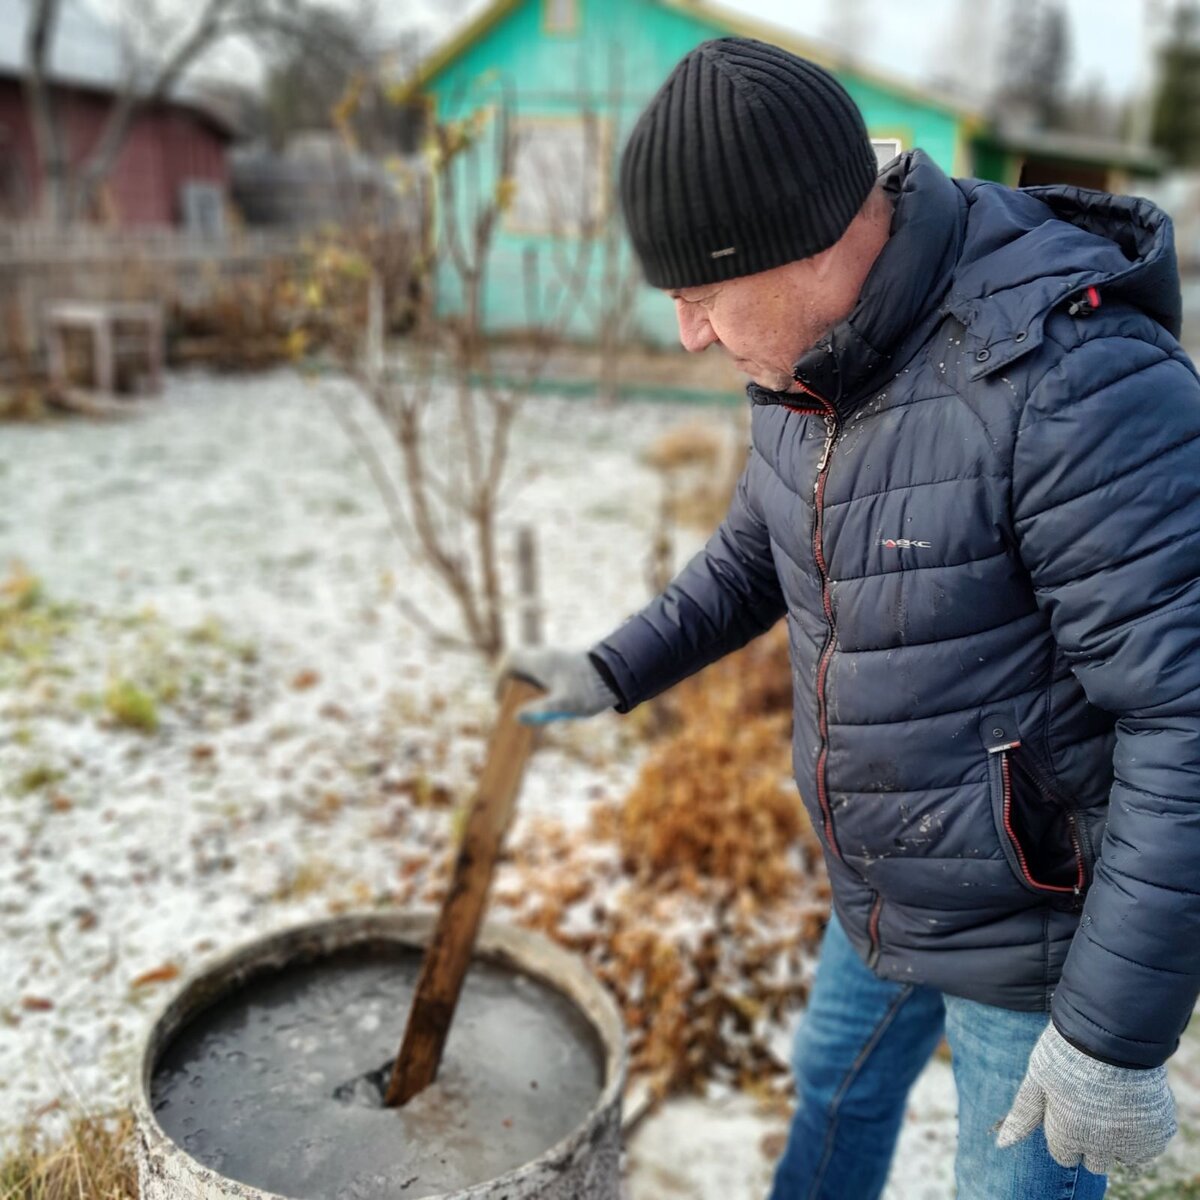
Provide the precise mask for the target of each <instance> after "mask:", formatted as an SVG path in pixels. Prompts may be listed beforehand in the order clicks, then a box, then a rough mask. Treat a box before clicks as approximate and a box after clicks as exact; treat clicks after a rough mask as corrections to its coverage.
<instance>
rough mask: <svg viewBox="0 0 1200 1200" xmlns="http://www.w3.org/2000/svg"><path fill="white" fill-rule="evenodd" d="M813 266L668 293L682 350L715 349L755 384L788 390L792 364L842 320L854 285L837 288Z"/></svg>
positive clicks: (796, 265) (833, 278)
mask: <svg viewBox="0 0 1200 1200" xmlns="http://www.w3.org/2000/svg"><path fill="white" fill-rule="evenodd" d="M817 257H820V256H817ZM819 265H823V264H817V263H815V261H814V259H802V260H799V261H797V262H792V263H787V264H786V265H785V266H782V267H775V268H773V269H771V270H770V271H760V272H759V273H757V274H755V275H742V276H740V277H738V278H737V279H728V280H725V281H724V282H723V283H713V284H706V285H704V286H702V287H694V288H678V289H675V290H673V291H670V292H668V293H667V294H668V295H669V296H670V297H671V299H672V300H674V302H675V318H676V320H677V321H678V322H679V340H680V342H682V343H683V347H684V349H685V350H689V351H692V352H699V351H701V350H706V349H707V348H708V347H709V346H712V345H718V346H720V347H721V349H722V350H724V351H725V353H726V354H728V355H729V357H730V358H731V359H733V362H734V366H736V367H737V369H738V370H739V371H742V372H744V373H745V374H746V375H749V376H750V378H751V379H753V380H754V382H755V383H757V384H759V385H761V386H762V387H765V388H770V389H771V390H772V391H776V392H785V391H787V390H789V389H790V388H793V387H794V386H795V381H794V380H793V378H792V368H793V367H794V366H795V364H796V362H797V361H798V360H799V359H800V358H801V357H802V356H803V355H804V353H805V352H806V351H807V350H809V349H810V348H811V347H812V346H814V345H815V344H816V342H817V341H818V340H819V339H820V337H821V336H822V334H824V333H826V332H828V331H829V330H830V329H832V328H833V326H834V325H836V324H837V323H838V322H839V321H841V320H843V319H844V318H845V317H847V316H848V315H849V314H850V311H851V309H852V308H853V307H854V301H855V299H856V298H857V294H858V287H857V282H858V281H851V280H848V279H845V278H843V279H841V280H840V281H839V279H838V277H837V275H836V273H833V274H831V273H830V272H828V271H825V270H818V269H816V268H817V267H818V266H819ZM839 283H840V286H839ZM846 284H850V287H847V286H846Z"/></svg>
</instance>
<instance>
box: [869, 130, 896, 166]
mask: <svg viewBox="0 0 1200 1200" xmlns="http://www.w3.org/2000/svg"><path fill="white" fill-rule="evenodd" d="M871 145H872V146H874V147H875V161H876V163H877V164H878V165H879V169H880V170H881V171H882V170H883V168H884V167H885V166H887V164H888V163H890V162H891V161H892V159H893V158H895V157H896V155H897V154H899V153H900V150H901V146H900V139H899V138H872V139H871Z"/></svg>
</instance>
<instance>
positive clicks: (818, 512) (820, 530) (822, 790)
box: [796, 380, 844, 861]
mask: <svg viewBox="0 0 1200 1200" xmlns="http://www.w3.org/2000/svg"><path fill="white" fill-rule="evenodd" d="M796 382H797V384H798V386H799V387H800V390H801V391H802V392H804V393H805V395H808V396H811V397H812V398H813V399H814V400H816V401H817V403H818V404H820V406H821V407H820V409H819V410H818V411H819V412H820V414H821V417H822V418H823V420H824V422H825V444H824V445H823V446H822V447H821V457H820V458H819V459H818V460H817V477H816V480H815V481H814V482H813V557H814V559H816V563H817V572H818V574H819V575H820V579H821V606H822V608H823V609H824V610H825V621H826V623H827V624H828V626H829V632H828V633H827V634H826V635H825V645H824V647H823V649H822V650H821V657H820V658H819V659H818V660H817V733H818V736H819V737H820V739H821V748H820V751H819V752H818V754H817V802H818V804H819V805H820V807H821V816H822V818H823V820H824V823H825V841H826V843H827V844H828V846H829V848H830V850H832V851H833V853H834V855H835V857H837V858H839V859H841V857H842V851H841V848H840V847H839V846H838V844H837V838H836V837H835V836H834V832H833V813H832V811H831V810H830V807H829V791H828V787H827V784H826V778H825V769H826V764H827V761H828V758H829V713H828V710H827V709H826V705H825V680H826V677H827V675H828V673H829V662H830V660H831V659H832V658H833V646H834V633H835V628H834V620H833V597H832V595H831V593H830V590H829V568H828V565H827V564H826V562H825V547H824V544H823V541H822V538H823V536H824V531H825V529H824V527H825V514H824V511H823V507H824V500H825V480H826V478H827V475H828V471H829V458H830V454H831V453H832V451H833V440H834V438H835V437H836V436H837V412H836V410H835V409H834V407H833V405H832V404H830V403H829V401H828V400H826V399H825V397H824V396H819V395H818V394H817V393H816V392H814V391H812V390H811V389H810V388H808V387H805V385H804V384H803V383H800V381H799V380H797V381H796ZM800 411H805V410H800ZM843 861H844V860H843Z"/></svg>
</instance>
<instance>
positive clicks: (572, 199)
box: [506, 117, 608, 235]
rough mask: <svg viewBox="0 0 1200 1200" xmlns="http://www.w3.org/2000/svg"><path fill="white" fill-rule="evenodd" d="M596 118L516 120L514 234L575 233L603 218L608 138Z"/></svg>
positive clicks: (509, 219)
mask: <svg viewBox="0 0 1200 1200" xmlns="http://www.w3.org/2000/svg"><path fill="white" fill-rule="evenodd" d="M607 132H608V130H607V126H606V124H605V123H604V122H603V121H602V120H601V119H599V118H597V117H589V118H586V119H585V118H583V117H523V118H520V119H518V121H517V124H516V130H515V134H516V153H515V155H514V170H513V175H514V182H515V184H516V191H515V194H514V196H513V201H512V204H511V206H510V207H509V209H508V212H507V214H506V226H507V228H508V229H509V230H510V231H512V232H514V233H550V234H565V235H579V234H586V233H590V232H592V231H593V230H594V229H595V227H596V225H597V223H598V222H599V221H600V220H601V219H602V218H603V216H604V205H605V191H606V189H605V172H604V163H605V156H606V153H607V145H608V137H607Z"/></svg>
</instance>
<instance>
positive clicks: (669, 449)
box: [642, 421, 725, 471]
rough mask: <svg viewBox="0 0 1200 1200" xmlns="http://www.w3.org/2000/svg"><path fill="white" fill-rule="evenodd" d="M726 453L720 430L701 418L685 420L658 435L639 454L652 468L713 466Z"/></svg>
mask: <svg viewBox="0 0 1200 1200" xmlns="http://www.w3.org/2000/svg"><path fill="white" fill-rule="evenodd" d="M724 454H725V436H724V434H723V433H722V432H721V430H720V429H717V428H715V427H714V426H713V425H711V424H709V423H705V422H701V421H688V422H687V423H686V424H683V425H676V426H675V427H674V428H673V429H668V430H667V431H666V432H665V433H663V434H660V435H659V437H657V438H656V439H655V440H654V441H653V442H651V444H650V446H649V447H648V448H647V449H646V450H645V452H644V453H643V455H642V458H643V461H644V462H645V463H646V465H647V466H649V467H652V468H653V469H654V470H655V471H673V470H676V469H678V468H680V467H692V466H699V467H713V466H715V465H716V464H717V463H718V462H720V461H721V459H722V457H723V456H724Z"/></svg>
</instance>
